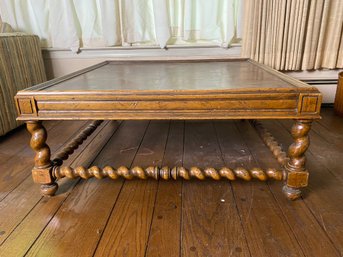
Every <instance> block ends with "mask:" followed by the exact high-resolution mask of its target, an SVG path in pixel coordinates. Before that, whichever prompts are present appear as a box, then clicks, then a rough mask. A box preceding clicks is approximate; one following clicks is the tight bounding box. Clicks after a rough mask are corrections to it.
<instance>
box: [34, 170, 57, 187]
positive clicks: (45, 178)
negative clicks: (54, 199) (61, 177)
mask: <svg viewBox="0 0 343 257" xmlns="http://www.w3.org/2000/svg"><path fill="white" fill-rule="evenodd" d="M32 178H33V181H34V182H35V183H39V184H50V183H53V182H54V181H55V179H54V178H53V176H52V172H51V168H45V169H42V168H33V169H32Z"/></svg>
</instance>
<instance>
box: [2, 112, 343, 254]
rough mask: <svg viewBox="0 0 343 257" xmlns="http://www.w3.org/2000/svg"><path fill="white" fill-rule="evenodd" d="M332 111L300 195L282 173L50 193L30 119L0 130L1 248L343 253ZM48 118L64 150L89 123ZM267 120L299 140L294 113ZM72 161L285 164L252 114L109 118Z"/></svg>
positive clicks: (339, 140) (317, 136)
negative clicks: (37, 169) (285, 184)
mask: <svg viewBox="0 0 343 257" xmlns="http://www.w3.org/2000/svg"><path fill="white" fill-rule="evenodd" d="M322 114H323V120H321V121H319V122H316V123H315V124H313V128H312V132H311V146H310V149H309V151H308V154H307V157H308V168H309V170H310V173H311V175H310V185H309V187H308V188H307V189H305V192H304V197H303V199H300V200H298V201H295V202H290V201H288V200H286V199H285V197H284V196H283V194H282V193H281V183H280V182H268V183H264V182H257V181H254V182H248V183H247V182H242V181H234V182H232V183H230V182H228V181H219V182H213V181H210V180H207V181H202V182H200V181H187V182H185V181H154V180H148V181H138V180H133V181H123V180H117V181H113V180H109V179H103V180H96V179H90V180H88V181H81V180H61V181H60V182H59V184H60V189H59V191H58V193H57V196H55V197H53V198H43V197H41V195H40V193H39V190H38V186H37V185H36V184H34V183H33V182H32V179H31V176H30V168H31V166H32V158H33V152H32V151H31V150H30V149H29V147H28V144H27V143H28V141H29V135H28V133H27V132H26V130H25V129H24V128H19V129H17V130H15V131H14V132H12V133H10V134H9V135H7V136H5V137H2V138H1V139H0V165H1V166H0V256H4V257H11V256H24V255H26V256H43V257H47V256H73V257H74V256H82V257H86V256H101V257H103V256H132V257H139V256H142V257H143V256H148V257H152V256H168V257H174V256H185V257H188V256H213V257H220V256H225V257H226V256H262V257H266V256H272V257H278V256H294V257H299V256H309V257H314V256H320V257H329V256H342V255H343V118H338V117H336V116H335V115H334V114H333V112H332V109H330V108H326V109H323V111H322ZM45 124H46V127H47V129H48V131H49V132H48V133H49V139H48V142H49V145H50V146H51V148H52V150H53V151H56V150H57V149H59V148H60V147H61V146H63V144H64V143H65V142H67V141H68V139H69V138H71V137H72V136H73V134H75V133H77V132H78V131H79V130H80V128H81V127H83V126H85V125H86V124H87V123H86V122H82V121H80V122H70V121H69V122H67V121H63V122H56V121H54V122H48V123H45ZM263 124H264V125H265V127H266V128H268V129H269V130H270V131H271V132H272V133H273V134H274V136H275V137H276V138H278V139H279V142H280V143H282V145H285V146H288V144H289V143H290V142H291V137H290V135H289V131H288V130H289V128H290V126H291V122H290V121H264V122H263ZM67 163H69V164H72V165H79V164H84V165H92V164H97V165H100V166H102V165H103V164H111V165H113V166H115V167H117V166H119V165H126V166H132V165H137V164H139V165H143V166H147V165H151V164H155V165H169V166H174V165H181V164H183V165H184V166H186V167H189V166H191V165H198V166H200V167H205V166H207V165H211V166H212V165H213V166H215V167H221V166H224V165H227V166H229V167H235V166H240V165H243V166H244V167H247V168H249V167H250V168H252V167H254V166H259V167H268V166H275V167H277V163H276V161H275V160H274V159H273V157H272V156H271V154H270V152H269V150H268V149H267V148H266V147H265V146H264V144H263V143H262V141H261V140H260V138H259V137H258V136H257V134H256V132H255V131H254V130H253V129H252V128H251V127H250V125H249V123H248V122H244V121H225V122H224V121H218V122H198V121H195V122H192V121H189V122H188V121H187V122H183V121H177V122H174V121H173V122H169V121H151V122H149V121H139V122H138V121H136V122H131V121H126V122H122V123H120V124H119V125H118V124H116V123H115V122H105V123H103V124H102V125H101V126H100V127H99V128H98V129H97V130H96V132H95V133H93V135H92V136H91V137H90V138H89V139H87V140H86V141H85V143H84V144H83V145H82V147H80V149H78V150H77V151H76V152H75V153H74V154H73V155H72V157H71V158H70V159H69V160H68V161H67Z"/></svg>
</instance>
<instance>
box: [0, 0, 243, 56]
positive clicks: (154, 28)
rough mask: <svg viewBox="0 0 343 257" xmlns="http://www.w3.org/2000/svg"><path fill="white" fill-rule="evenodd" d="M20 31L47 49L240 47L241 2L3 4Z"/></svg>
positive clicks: (16, 0) (45, 0) (26, 0)
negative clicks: (187, 45) (191, 45)
mask: <svg viewBox="0 0 343 257" xmlns="http://www.w3.org/2000/svg"><path fill="white" fill-rule="evenodd" d="M0 15H1V17H2V19H3V21H4V22H8V23H9V24H10V25H11V26H12V27H13V28H14V29H15V30H17V31H22V32H28V33H32V34H36V35H38V36H39V37H40V38H41V42H42V46H43V47H57V48H70V49H72V50H73V51H75V52H76V51H78V49H79V48H80V47H106V46H130V45H158V46H160V47H161V48H164V47H165V46H166V45H167V44H168V45H170V44H194V43H207V44H208V43H210V44H217V45H220V46H223V47H228V46H229V45H230V44H232V43H235V42H238V39H239V37H240V33H241V26H240V18H241V0H211V1H208V0H146V1H141V0H58V1H57V0H0Z"/></svg>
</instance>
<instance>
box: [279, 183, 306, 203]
mask: <svg viewBox="0 0 343 257" xmlns="http://www.w3.org/2000/svg"><path fill="white" fill-rule="evenodd" d="M282 191H283V193H284V194H285V196H286V197H287V198H288V199H289V200H292V201H294V200H297V199H299V198H300V197H301V190H300V189H298V188H292V187H289V186H287V185H284V186H283V188H282Z"/></svg>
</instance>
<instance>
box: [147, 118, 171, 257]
mask: <svg viewBox="0 0 343 257" xmlns="http://www.w3.org/2000/svg"><path fill="white" fill-rule="evenodd" d="M170 127H171V121H169V126H168V133H167V138H166V142H165V145H164V151H163V157H162V163H161V165H162V166H163V163H164V158H165V154H166V149H167V144H168V139H169V133H170ZM157 183H158V185H157V190H156V192H155V199H154V208H153V210H152V214H151V222H150V227H149V234H148V238H147V242H146V246H145V252H144V257H147V251H148V247H149V241H150V235H151V226H152V223H153V220H154V214H155V209H156V202H157V194H158V190H159V188H160V179H159V180H158V181H157Z"/></svg>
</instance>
